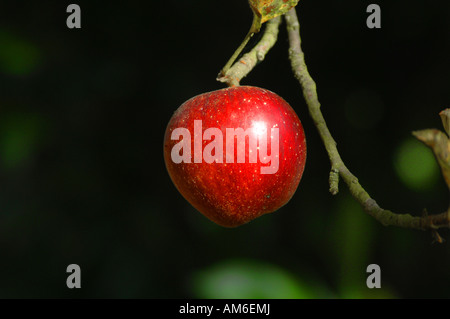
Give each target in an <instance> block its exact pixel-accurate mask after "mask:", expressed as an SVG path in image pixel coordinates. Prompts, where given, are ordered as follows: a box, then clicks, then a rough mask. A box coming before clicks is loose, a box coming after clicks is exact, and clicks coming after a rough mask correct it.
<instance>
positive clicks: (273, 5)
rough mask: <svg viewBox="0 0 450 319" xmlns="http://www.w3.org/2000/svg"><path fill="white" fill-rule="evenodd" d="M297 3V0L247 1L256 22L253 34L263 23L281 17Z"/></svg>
mask: <svg viewBox="0 0 450 319" xmlns="http://www.w3.org/2000/svg"><path fill="white" fill-rule="evenodd" d="M298 1H299V0H248V3H249V4H250V7H251V8H252V11H253V14H254V16H255V19H254V20H257V22H256V26H255V28H256V31H255V32H258V31H259V29H260V28H261V25H262V24H263V23H264V22H266V21H269V20H270V19H273V18H276V17H278V16H280V15H283V14H285V13H286V12H288V11H289V10H290V9H291V8H293V7H295V6H296V5H297V3H298Z"/></svg>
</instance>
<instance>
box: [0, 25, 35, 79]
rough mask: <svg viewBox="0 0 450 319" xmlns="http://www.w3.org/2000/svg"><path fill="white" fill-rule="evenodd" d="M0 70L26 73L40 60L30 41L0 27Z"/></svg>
mask: <svg viewBox="0 0 450 319" xmlns="http://www.w3.org/2000/svg"><path fill="white" fill-rule="evenodd" d="M0 48H1V50H0V72H5V73H7V74H11V75H17V76H19V75H26V74H28V73H30V72H32V71H34V70H35V69H36V67H37V66H38V65H39V63H40V62H41V58H42V57H41V53H40V51H39V49H38V48H37V47H36V46H34V45H33V44H32V43H31V41H29V40H27V39H23V38H20V37H18V36H17V35H15V34H13V33H11V32H8V31H6V30H2V29H0Z"/></svg>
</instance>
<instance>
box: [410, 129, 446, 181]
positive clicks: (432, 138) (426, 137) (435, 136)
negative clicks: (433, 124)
mask: <svg viewBox="0 0 450 319" xmlns="http://www.w3.org/2000/svg"><path fill="white" fill-rule="evenodd" d="M413 135H414V136H415V137H416V138H417V139H418V140H419V141H421V142H423V143H424V144H425V145H427V146H428V147H429V148H431V149H432V150H433V153H434V155H435V156H436V159H437V161H438V163H439V166H440V167H441V171H442V175H443V176H444V179H445V182H446V183H447V186H448V188H449V190H450V140H449V138H448V136H447V135H445V133H444V132H442V131H439V130H436V129H428V130H421V131H416V132H413Z"/></svg>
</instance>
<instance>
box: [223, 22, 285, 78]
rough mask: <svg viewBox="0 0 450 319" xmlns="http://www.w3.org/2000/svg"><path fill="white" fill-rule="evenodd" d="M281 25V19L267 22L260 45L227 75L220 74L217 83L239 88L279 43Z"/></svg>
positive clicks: (234, 65) (243, 57) (245, 55)
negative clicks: (242, 81) (241, 82)
mask: <svg viewBox="0 0 450 319" xmlns="http://www.w3.org/2000/svg"><path fill="white" fill-rule="evenodd" d="M280 23H281V17H277V18H274V19H271V20H269V21H268V22H267V26H266V29H265V31H264V34H263V36H262V38H261V40H260V41H259V42H258V44H257V45H256V46H255V47H254V48H253V49H252V50H251V51H250V52H248V53H246V54H244V55H243V56H242V58H241V59H240V60H239V61H237V62H236V63H234V64H233V66H232V67H231V68H230V69H228V71H227V72H226V73H225V75H223V76H222V75H221V73H222V72H221V73H220V74H219V77H218V78H217V81H220V82H225V83H227V85H228V86H239V82H240V81H241V80H242V79H243V78H244V77H245V76H246V75H247V74H249V73H250V71H251V70H253V68H254V67H255V66H256V64H257V63H258V62H260V61H262V60H264V58H265V56H266V54H267V52H269V50H270V49H271V48H272V47H273V45H274V44H275V43H276V42H277V38H278V29H279V26H280Z"/></svg>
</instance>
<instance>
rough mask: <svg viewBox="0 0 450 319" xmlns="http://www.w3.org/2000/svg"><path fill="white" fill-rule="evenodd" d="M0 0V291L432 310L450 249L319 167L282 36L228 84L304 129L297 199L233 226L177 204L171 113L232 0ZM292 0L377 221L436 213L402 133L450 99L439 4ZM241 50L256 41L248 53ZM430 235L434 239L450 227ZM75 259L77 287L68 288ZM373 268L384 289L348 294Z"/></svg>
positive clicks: (207, 59)
mask: <svg viewBox="0 0 450 319" xmlns="http://www.w3.org/2000/svg"><path fill="white" fill-rule="evenodd" d="M70 3H71V2H68V1H33V2H31V1H29V2H25V1H5V0H3V1H0V297H2V298H60V297H61V298H79V297H83V298H222V297H223V298H241V297H243V298H374V297H382V298H419V297H425V298H449V297H450V288H449V287H450V272H449V271H448V270H449V267H450V248H449V247H450V246H449V245H450V244H449V243H448V242H446V243H444V244H442V245H439V244H433V243H432V237H431V235H430V233H428V232H421V231H416V230H406V229H400V228H395V227H384V226H382V225H380V224H379V223H378V222H377V221H375V220H373V219H372V218H371V217H370V216H367V215H365V213H364V212H363V211H362V210H361V208H360V207H359V206H358V204H357V203H356V202H355V201H354V200H353V199H352V198H351V197H350V196H349V194H348V192H347V189H346V187H345V186H344V184H341V191H340V193H339V195H337V196H336V197H332V196H331V195H330V194H329V193H328V173H329V168H330V165H329V162H328V159H327V156H326V152H325V149H324V147H323V145H322V144H321V142H320V140H319V138H318V134H317V132H316V130H315V128H314V126H313V123H312V121H311V119H310V118H309V116H308V113H307V109H306V105H305V102H304V100H303V98H302V94H301V91H300V88H299V85H298V82H297V81H296V80H295V79H294V78H293V76H292V73H291V69H290V64H289V60H288V54H287V52H288V43H287V35H286V31H285V24H284V23H283V25H282V26H281V29H280V35H279V40H278V42H277V44H276V46H275V47H274V48H273V49H272V51H270V52H269V54H268V55H267V57H266V59H265V61H264V62H263V63H262V64H260V65H258V66H257V67H256V68H255V69H254V70H253V72H252V73H251V74H250V75H249V76H248V77H247V78H245V79H244V80H243V81H242V83H241V84H247V85H254V86H260V87H264V88H267V89H269V90H271V91H274V92H276V93H278V94H279V95H281V96H282V97H283V98H284V99H286V100H287V101H288V102H289V103H290V104H291V105H292V107H293V108H294V109H295V111H296V112H297V114H298V115H299V117H300V119H301V120H302V123H303V125H304V129H305V133H306V137H307V143H308V160H307V164H306V170H305V173H304V175H303V179H302V181H301V183H300V187H299V189H298V190H297V192H296V194H295V195H294V197H293V198H292V200H291V201H290V202H289V203H288V204H287V205H286V206H285V207H283V208H282V209H280V210H279V211H278V212H276V213H274V214H270V215H266V216H263V217H261V218H259V219H257V220H255V221H253V222H251V223H249V224H247V225H244V226H241V227H239V228H236V229H225V228H221V227H220V226H217V225H215V224H213V223H212V222H210V221H209V220H207V219H206V218H204V217H203V216H202V215H201V214H200V213H198V212H197V211H195V210H194V209H193V208H192V207H191V206H190V205H189V204H188V203H187V202H186V201H185V200H184V199H183V198H182V197H181V195H180V194H179V193H178V192H177V190H176V189H175V187H174V186H173V184H172V182H171V180H170V178H169V176H168V174H167V172H166V169H165V166H164V161H163V152H162V147H163V136H164V130H165V127H166V125H167V123H168V121H169V119H170V117H171V114H172V113H173V112H174V111H175V110H176V108H177V107H178V106H179V105H181V104H182V103H183V102H184V101H185V100H187V99H189V98H191V97H192V96H194V95H197V94H200V93H203V92H207V91H210V90H215V89H220V88H223V87H224V85H223V84H221V83H218V82H216V81H215V77H216V75H217V73H218V72H219V70H220V69H221V68H222V66H223V65H224V64H225V62H226V61H227V60H228V58H229V57H230V56H231V54H232V53H233V51H234V50H235V48H237V46H238V44H239V43H240V41H241V40H242V39H243V37H244V36H245V34H246V32H247V30H248V28H249V27H250V24H251V18H252V16H251V11H250V9H249V8H248V6H247V2H246V1H244V0H233V1H206V0H202V1H102V2H100V1H76V2H75V3H77V4H79V5H80V6H81V13H82V28H81V29H79V30H76V29H73V30H70V29H68V28H67V27H66V18H67V16H68V13H66V7H67V6H68V5H69V4H70ZM369 3H371V2H369V1H361V0H353V1H317V0H315V1H312V0H301V1H300V3H299V6H298V7H297V12H298V14H299V18H300V23H301V33H302V40H303V49H304V51H305V54H306V62H307V64H308V67H309V70H310V72H311V74H312V76H313V77H314V79H315V80H316V82H317V86H318V93H319V99H320V101H321V103H322V111H323V113H324V116H325V118H326V119H327V122H328V125H329V128H330V130H331V132H332V134H333V135H334V137H335V139H336V140H337V142H338V147H339V150H340V152H341V155H342V157H343V159H344V161H345V162H346V164H347V165H348V167H349V168H350V169H351V170H352V172H353V173H355V175H357V176H358V178H359V180H360V182H361V183H362V185H363V186H364V187H365V188H366V190H367V191H368V192H369V193H370V194H371V195H372V196H373V198H375V199H376V200H377V202H378V203H379V204H380V205H381V206H382V207H384V208H388V209H391V210H393V211H395V212H398V213H406V212H409V213H411V214H414V215H420V214H421V212H422V210H423V209H424V208H427V209H428V211H429V212H430V213H441V212H443V211H445V210H446V208H447V205H448V190H447V188H446V186H445V183H444V181H443V178H442V177H441V175H440V172H439V168H438V167H437V165H436V164H435V162H434V159H433V156H432V154H431V152H430V151H429V150H428V149H427V148H426V147H425V146H422V145H421V144H420V143H419V142H416V141H415V140H414V139H413V138H412V137H411V131H413V130H418V129H424V128H432V127H433V128H439V129H441V127H442V126H441V122H440V119H439V115H438V113H439V111H441V110H442V109H444V108H446V107H449V106H450V90H449V84H450V59H449V57H450V2H449V1H432V2H430V1H424V0H415V1H406V0H402V1H400V0H399V1H377V2H376V3H378V4H379V5H380V6H381V9H382V28H381V29H373V30H371V29H368V28H367V27H366V18H367V16H368V14H367V13H366V7H367V5H368V4H369ZM256 40H257V38H256V39H255V41H256ZM441 235H442V236H443V237H444V238H447V239H450V236H449V235H450V234H449V232H448V231H446V230H443V231H442V232H441ZM72 263H75V264H78V265H80V267H81V271H82V276H81V280H82V288H81V289H74V290H70V289H68V288H67V287H66V278H67V276H68V274H67V273H66V267H67V266H68V265H69V264H72ZM372 263H375V264H378V265H380V267H381V271H382V277H381V278H382V288H381V289H373V290H370V289H368V288H367V287H366V277H367V273H366V267H367V266H368V265H369V264H372Z"/></svg>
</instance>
